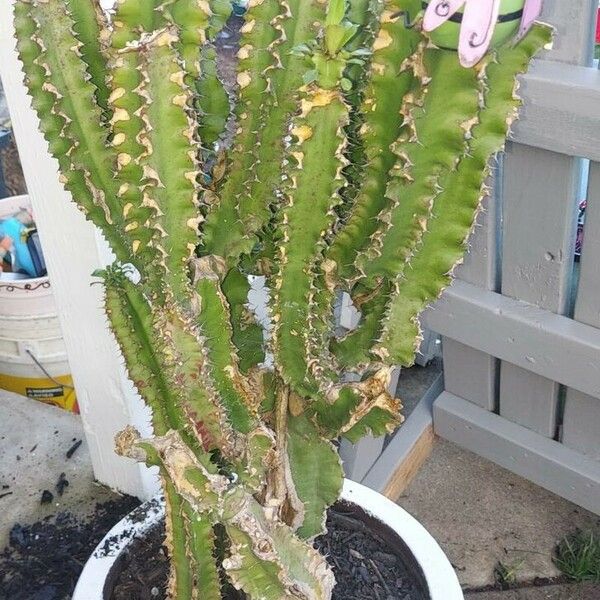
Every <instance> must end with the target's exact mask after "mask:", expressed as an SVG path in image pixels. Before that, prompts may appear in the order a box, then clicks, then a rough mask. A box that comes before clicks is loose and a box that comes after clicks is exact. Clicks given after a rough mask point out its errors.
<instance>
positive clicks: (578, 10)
mask: <svg viewBox="0 0 600 600" xmlns="http://www.w3.org/2000/svg"><path fill="white" fill-rule="evenodd" d="M597 12H598V1H597V0H579V1H578V2H574V1H573V0H570V1H569V0H546V1H545V2H544V11H543V13H542V20H544V21H546V22H548V23H552V25H554V27H555V28H556V36H555V38H554V47H553V49H552V51H551V52H549V53H548V56H547V58H549V59H550V60H556V61H559V62H566V63H570V64H572V65H591V64H592V57H593V55H594V43H593V40H594V28H595V25H596V14H597Z"/></svg>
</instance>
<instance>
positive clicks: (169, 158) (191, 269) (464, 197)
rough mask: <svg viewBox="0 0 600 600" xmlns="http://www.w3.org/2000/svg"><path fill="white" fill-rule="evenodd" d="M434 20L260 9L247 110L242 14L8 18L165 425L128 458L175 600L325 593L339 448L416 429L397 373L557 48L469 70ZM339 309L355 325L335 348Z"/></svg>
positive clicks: (530, 41) (367, 5) (506, 55)
mask: <svg viewBox="0 0 600 600" xmlns="http://www.w3.org/2000/svg"><path fill="white" fill-rule="evenodd" d="M515 1H517V0H515ZM421 8H422V6H421V2H420V0H250V2H249V3H248V10H247V12H246V15H245V17H244V24H243V26H242V30H241V40H240V48H239V53H238V61H237V65H236V69H237V71H236V78H237V87H236V88H235V89H234V91H233V92H232V94H231V97H230V95H229V93H228V92H226V91H225V88H224V87H223V83H222V82H221V80H220V77H219V69H218V65H217V55H216V50H215V40H216V36H217V34H218V33H219V32H220V31H222V30H223V28H224V27H225V24H226V21H227V19H228V17H229V14H230V11H231V4H230V2H229V0H118V2H117V4H116V7H115V10H114V13H113V14H112V15H111V17H110V18H107V17H105V15H104V14H103V13H102V11H101V10H100V9H99V8H98V4H97V2H96V0H16V1H15V28H16V32H17V38H18V40H17V48H18V51H19V55H20V58H21V61H22V63H23V71H24V74H25V82H26V84H27V86H28V89H29V92H30V95H31V97H32V104H33V108H34V109H35V110H36V112H37V114H38V116H39V119H40V128H41V130H42V132H43V133H44V136H45V138H46V140H47V141H48V147H49V150H50V152H51V154H52V155H53V156H54V157H55V158H56V159H57V161H58V165H59V168H60V181H62V182H63V184H64V185H65V187H66V189H67V190H68V191H69V192H70V193H71V195H72V196H73V199H74V200H75V202H76V204H77V206H78V207H79V208H80V209H81V210H82V211H83V212H84V213H85V215H86V217H87V218H88V219H89V220H90V221H91V222H92V223H94V225H96V226H97V227H98V228H99V229H100V230H101V232H102V234H103V235H104V236H105V237H106V239H107V240H108V242H109V243H110V245H111V247H112V249H113V250H114V253H115V256H116V261H115V263H114V264H112V265H110V266H108V267H106V268H105V269H102V270H100V271H97V272H96V273H95V274H94V275H95V276H97V277H99V278H100V280H101V281H100V283H101V284H102V285H103V287H104V309H105V312H106V314H107V317H108V323H109V327H110V329H111V331H112V332H113V334H114V337H115V339H116V341H117V343H118V345H119V348H120V350H121V353H122V356H123V360H124V362H125V366H126V368H127V371H128V373H129V376H130V378H131V380H132V381H133V383H134V385H135V387H136V389H137V390H138V392H139V393H140V395H141V397H142V398H143V400H144V401H145V402H146V404H147V405H148V406H149V408H150V409H151V412H152V426H153V430H154V432H153V433H154V435H153V437H151V438H149V439H141V438H140V436H139V434H138V433H137V432H136V431H135V430H133V429H132V428H126V429H125V431H123V432H122V433H120V434H119V435H118V436H117V440H116V445H117V452H119V453H120V454H121V455H123V456H125V457H128V458H131V459H134V460H138V461H140V462H144V463H146V464H148V465H152V466H155V467H158V469H159V472H160V476H161V479H162V482H163V487H164V491H165V498H166V506H167V516H166V530H167V537H166V540H165V544H166V547H167V549H168V554H169V556H170V560H171V576H170V580H169V586H168V588H169V589H168V593H169V594H170V597H172V598H174V599H176V600H194V599H197V598H208V599H210V600H220V599H221V598H222V596H223V589H222V585H223V582H226V583H227V585H233V586H234V587H235V588H238V589H240V590H243V592H244V593H245V594H246V596H247V597H248V598H249V599H250V600H284V599H289V600H292V599H296V600H330V598H331V594H332V590H333V587H334V585H335V579H334V575H333V573H332V571H331V569H330V568H329V567H328V566H327V563H326V560H325V558H324V557H323V556H321V555H320V554H319V553H318V552H317V551H316V550H315V549H314V548H313V546H312V543H311V542H312V539H313V538H314V537H315V536H317V535H319V534H320V533H321V532H322V531H323V529H324V524H325V516H326V510H327V508H328V507H329V506H330V505H331V504H332V503H333V502H335V500H336V499H337V498H338V496H339V493H340V489H341V486H342V482H343V471H342V466H341V464H340V460H339V456H338V454H337V452H336V449H335V444H334V443H333V442H334V441H335V440H337V439H339V438H340V437H345V438H347V439H348V440H350V441H351V442H356V441H358V440H359V439H360V438H361V437H362V436H364V435H367V434H371V435H374V436H382V435H385V434H387V433H389V432H391V431H393V430H394V429H395V428H396V427H397V426H398V425H399V424H400V423H401V421H402V417H401V415H400V411H401V408H402V404H401V401H400V400H399V399H396V398H394V397H393V396H392V395H391V394H390V393H389V385H390V380H391V374H392V371H393V365H396V364H410V363H411V362H412V360H413V356H414V353H415V350H416V347H417V343H418V341H419V336H420V330H419V323H418V317H419V313H420V312H421V311H422V309H423V308H424V307H425V306H427V304H428V303H430V302H431V301H433V300H435V299H436V298H437V297H438V296H439V294H440V293H441V291H442V290H443V288H444V287H445V286H447V285H448V284H449V283H450V281H451V277H452V272H453V270H454V267H455V266H456V264H457V263H458V262H460V260H461V257H462V254H463V253H464V250H465V247H466V243H467V241H466V240H467V239H468V234H469V232H470V230H471V228H472V225H473V222H474V218H475V216H476V213H477V211H478V210H479V206H480V202H481V198H482V197H483V196H484V195H485V194H486V193H487V188H486V186H485V179H486V177H487V176H488V174H489V171H490V169H489V167H488V162H489V160H490V158H491V157H492V156H493V154H494V153H496V152H498V151H499V150H500V149H501V148H502V145H503V143H504V140H505V137H506V134H507V129H508V126H509V124H510V122H511V121H512V120H513V119H514V117H515V116H516V111H517V107H518V104H519V101H518V99H517V98H516V95H515V93H514V90H515V77H516V76H517V75H518V74H519V73H523V72H524V71H525V70H526V68H527V65H528V64H529V61H530V60H531V58H532V57H533V56H534V55H535V54H536V52H537V51H538V50H539V49H540V48H542V47H543V46H545V45H547V44H548V43H549V42H550V37H551V36H550V31H549V29H548V28H547V27H546V26H543V25H536V26H535V27H534V28H533V29H532V30H531V31H530V32H529V34H528V35H527V36H525V38H524V39H523V40H521V41H520V42H519V43H517V44H512V43H507V44H505V45H503V46H501V47H499V48H497V49H495V50H494V51H493V52H492V53H490V54H489V55H488V56H486V57H485V58H484V59H483V60H482V61H481V62H480V63H479V64H478V65H476V66H475V67H474V68H470V69H465V68H462V67H461V66H460V65H459V58H458V56H457V54H456V52H453V51H451V50H444V49H439V48H435V47H433V46H432V44H431V42H430V39H429V38H428V37H427V36H426V35H425V34H423V33H422V32H421V30H420V21H419V18H418V17H417V18H416V20H414V24H413V26H412V27H408V28H407V26H406V18H405V17H406V13H407V12H409V13H410V14H411V15H413V16H414V15H417V14H418V13H419V11H420V10H421ZM230 124H233V126H234V129H235V131H234V135H233V140H231V141H227V136H226V135H225V131H226V129H227V130H229V125H230ZM249 275H261V276H262V277H263V278H264V281H265V285H266V288H267V291H268V296H269V314H268V315H265V316H261V319H263V321H269V326H268V327H266V330H264V331H263V328H262V327H261V325H259V324H258V323H257V317H256V315H255V314H254V311H253V308H252V307H250V306H249V301H248V295H249V291H250V283H249V278H248V277H249ZM342 291H344V292H346V293H349V294H350V296H351V298H352V300H353V302H354V305H355V306H356V308H357V309H359V310H360V311H361V315H362V316H361V320H360V323H359V325H358V327H357V329H356V330H355V331H352V332H348V333H347V334H346V335H345V336H343V337H336V335H335V333H336V327H335V318H334V317H335V312H334V311H335V300H336V298H337V297H338V296H339V294H340V293H341V292H342ZM350 375H352V376H350ZM315 465H318V468H315Z"/></svg>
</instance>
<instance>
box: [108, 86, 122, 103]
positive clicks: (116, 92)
mask: <svg viewBox="0 0 600 600" xmlns="http://www.w3.org/2000/svg"><path fill="white" fill-rule="evenodd" d="M124 95H125V88H122V87H119V88H115V89H114V90H113V91H112V92H111V93H110V96H109V97H108V101H109V102H110V104H112V103H113V102H115V101H116V100H118V99H119V98H122V97H123V96H124Z"/></svg>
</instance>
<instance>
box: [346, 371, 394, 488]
mask: <svg viewBox="0 0 600 600" xmlns="http://www.w3.org/2000/svg"><path fill="white" fill-rule="evenodd" d="M347 378H348V380H353V381H358V380H360V376H359V375H357V374H356V373H351V374H348V375H347ZM399 378H400V367H397V368H395V369H394V370H393V371H392V375H391V377H390V384H389V386H388V392H389V393H390V394H392V395H395V394H396V390H397V389H398V379H399ZM384 444H385V436H382V437H377V438H376V437H373V436H370V435H367V436H365V437H364V438H362V439H361V440H359V441H358V442H357V443H356V444H351V443H350V442H349V441H348V440H345V439H344V438H342V439H341V440H340V457H341V459H342V463H343V467H344V473H345V474H346V477H347V478H348V479H352V480H353V481H361V480H362V478H363V477H364V476H365V475H366V474H367V472H368V471H369V469H370V468H371V467H372V466H373V464H374V463H375V461H376V460H377V459H378V458H379V456H380V455H381V453H382V451H383V446H384Z"/></svg>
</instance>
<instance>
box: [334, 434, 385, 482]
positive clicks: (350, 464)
mask: <svg viewBox="0 0 600 600" xmlns="http://www.w3.org/2000/svg"><path fill="white" fill-rule="evenodd" d="M384 441H385V438H384V437H378V438H374V437H372V436H370V435H368V436H365V437H364V438H362V439H361V440H359V441H358V442H357V443H356V444H351V443H350V442H349V441H348V440H346V439H342V440H341V441H340V457H341V459H342V464H343V466H344V473H345V475H346V477H347V478H348V479H352V481H358V482H360V481H362V479H363V477H364V476H365V475H366V474H367V473H368V471H369V469H370V468H371V467H372V466H373V464H374V463H375V461H376V460H377V459H378V458H379V456H380V455H381V452H382V450H383V444H384Z"/></svg>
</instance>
